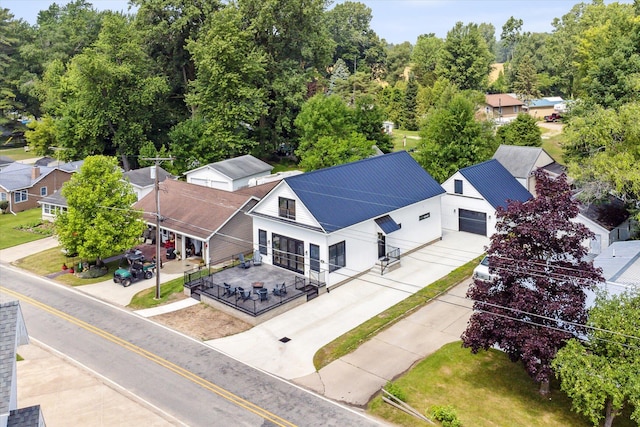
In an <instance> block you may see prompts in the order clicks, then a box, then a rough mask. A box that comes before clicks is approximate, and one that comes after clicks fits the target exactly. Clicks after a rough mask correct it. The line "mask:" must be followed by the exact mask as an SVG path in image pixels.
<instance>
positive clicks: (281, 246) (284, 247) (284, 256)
mask: <svg viewBox="0 0 640 427" xmlns="http://www.w3.org/2000/svg"><path fill="white" fill-rule="evenodd" d="M272 237H273V265H277V266H279V267H283V268H286V269H288V270H293V271H295V272H296V273H300V274H304V242H303V241H302V240H296V239H292V238H291V237H287V236H280V235H278V234H273V236H272Z"/></svg>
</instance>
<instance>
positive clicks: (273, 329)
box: [207, 231, 489, 404]
mask: <svg viewBox="0 0 640 427" xmlns="http://www.w3.org/2000/svg"><path fill="white" fill-rule="evenodd" d="M488 243H489V239H488V238H486V237H483V236H477V235H474V234H468V233H460V232H454V231H445V233H444V235H443V239H442V240H441V241H438V242H436V243H434V244H432V245H429V246H426V247H424V248H422V249H420V250H418V251H416V252H413V253H411V254H409V255H406V256H404V257H403V258H402V267H401V268H399V269H397V270H395V271H392V272H390V273H387V274H385V275H384V276H380V273H379V272H376V271H371V272H369V273H367V274H365V275H363V276H361V277H359V278H358V279H355V280H352V281H351V282H348V283H346V284H344V285H342V286H340V287H338V288H336V289H334V290H332V291H331V292H330V293H329V294H325V295H322V296H321V297H319V298H316V299H314V300H312V301H310V302H309V303H307V304H304V305H302V306H300V307H296V308H295V309H293V310H290V311H288V312H286V313H284V314H282V315H280V316H278V317H277V318H274V319H271V320H269V321H267V322H264V323H262V324H260V325H258V326H255V327H253V328H252V329H250V330H249V331H247V332H243V333H241V334H237V335H233V336H229V337H225V338H221V339H216V340H211V341H207V344H208V345H210V346H212V347H213V348H216V349H218V350H220V351H222V352H224V353H226V354H228V355H230V356H232V357H234V358H236V359H238V360H241V361H243V362H245V363H247V364H249V365H251V366H254V367H256V368H258V369H262V370H264V371H267V372H270V373H272V374H275V375H278V376H280V377H282V378H285V379H289V380H294V379H299V382H300V383H301V384H304V385H305V386H309V387H310V388H313V389H314V390H316V391H319V392H321V391H320V390H321V389H324V390H326V389H327V388H326V386H327V382H326V381H325V380H324V378H322V375H324V373H322V371H321V376H320V377H318V378H316V379H314V378H309V376H314V375H317V374H316V371H315V368H314V366H313V356H314V354H315V353H316V351H318V349H320V348H321V347H322V346H324V345H326V344H327V343H329V342H331V341H332V340H334V339H335V338H337V337H339V336H341V335H343V334H344V333H346V332H348V331H349V330H351V329H353V328H354V327H356V326H358V325H360V324H361V323H363V322H365V321H366V320H368V319H370V318H372V317H373V316H375V315H377V314H378V313H380V312H382V311H384V310H386V309H387V308H389V307H391V306H392V305H394V304H396V303H398V302H399V301H401V300H403V299H405V298H407V296H409V295H411V294H413V293H415V292H417V291H418V290H419V289H421V288H423V287H425V286H427V285H429V284H430V283H433V282H434V281H436V280H438V279H440V278H442V277H444V276H446V275H447V274H448V273H449V272H451V271H453V270H454V269H456V268H458V267H459V266H461V265H463V264H465V263H467V262H469V261H470V260H472V259H473V258H475V257H477V256H479V255H480V254H482V253H483V252H484V247H485V245H487V244H488ZM456 292H459V293H463V294H464V292H465V291H464V290H463V289H462V288H461V289H460V290H458V291H456ZM429 307H432V305H431V304H430V305H429ZM429 311H430V312H433V314H432V316H435V318H437V319H440V318H442V319H443V321H444V322H445V323H446V322H453V323H457V324H458V325H460V324H466V319H464V318H463V316H464V314H461V313H462V312H465V313H466V312H467V311H468V310H467V309H464V308H461V313H454V312H453V310H452V307H448V306H446V307H442V308H433V307H432V308H430V309H429ZM401 323H402V324H403V325H404V326H403V327H404V328H409V329H411V328H413V329H415V332H416V333H418V332H419V333H420V334H425V330H424V329H423V325H422V324H420V323H419V322H416V321H415V320H413V321H412V322H411V323H408V321H407V320H404V321H402V322H401ZM443 333H444V334H445V335H447V337H446V340H448V341H446V342H449V341H451V340H454V339H457V338H456V334H457V332H453V333H448V332H447V331H446V328H445V331H444V332H442V328H441V327H440V326H438V327H436V328H435V329H434V335H433V336H429V335H425V336H424V337H423V338H422V339H421V340H420V341H419V342H417V343H415V344H414V345H417V346H418V347H417V348H412V347H408V348H404V349H403V347H404V346H406V345H407V343H406V342H404V341H403V343H402V344H400V343H399V342H397V341H393V340H390V339H388V338H384V337H383V334H381V336H382V337H381V338H379V341H378V342H379V343H382V342H384V340H385V339H387V345H388V346H391V347H393V346H395V347H398V348H401V349H403V351H405V352H409V353H412V355H411V357H404V358H403V359H406V360H407V363H400V364H396V363H395V362H394V363H392V364H391V365H392V367H393V369H392V370H393V372H377V371H375V370H374V371H372V372H371V374H372V375H374V376H375V375H377V376H378V378H377V379H376V381H369V382H371V383H372V384H374V383H375V387H377V388H378V389H379V387H378V384H379V383H380V382H381V381H383V380H386V377H388V376H389V375H391V374H392V373H393V374H394V375H392V376H391V377H393V376H395V375H398V374H400V373H401V372H403V371H404V370H406V367H407V365H409V366H410V364H411V363H413V361H415V360H416V359H418V358H421V357H423V356H421V355H422V354H424V352H425V351H433V350H434V349H437V348H439V346H440V345H441V344H438V343H444V342H445V338H444V337H442V336H441V334H443ZM407 334H409V330H408V329H407V330H406V331H404V332H403V335H405V336H407ZM457 337H459V334H458V335H457ZM283 338H288V339H289V341H287V342H283V341H284V340H282V339H283ZM411 340H413V338H411ZM363 347H364V349H363V350H362V351H363V352H365V353H366V356H363V358H362V359H359V360H362V365H363V366H362V368H363V369H362V371H363V372H367V371H370V370H371V369H373V368H371V365H370V364H369V360H373V359H378V360H381V357H382V355H383V354H384V353H385V352H386V351H388V350H386V349H384V348H383V347H385V345H382V344H381V345H380V346H374V347H372V348H371V349H370V348H369V346H367V347H365V346H363ZM425 349H426V350H425ZM352 357H353V356H352ZM358 357H359V356H358ZM409 360H412V361H411V362H409ZM352 362H353V361H352ZM334 363H340V361H338V362H334ZM342 363H351V362H350V361H349V360H348V359H347V360H346V361H344V360H343V361H342ZM384 363H385V364H386V366H387V367H388V366H389V364H388V363H387V362H386V358H385V362H384ZM332 365H333V364H332ZM393 365H395V366H393ZM330 366H331V365H330ZM331 368H332V369H338V368H336V367H335V366H333V367H331ZM333 372H337V371H333V370H329V371H327V374H326V375H327V377H326V378H336V379H339V378H337V377H340V376H341V374H340V373H339V372H337V374H336V375H335V376H334V375H333ZM323 384H324V385H323ZM383 384H384V382H383ZM355 385H356V384H354V383H353V382H352V379H351V377H349V376H344V377H342V380H341V384H337V383H336V385H335V387H336V389H338V390H340V391H338V392H336V395H340V396H342V395H344V394H345V393H348V392H349V390H350V389H351V387H352V386H355ZM357 388H362V387H360V386H358V387H357ZM362 389H363V390H365V389H364V388H362ZM369 391H370V388H367V389H366V392H365V394H367V393H369ZM323 394H324V393H323ZM371 394H372V393H369V394H368V395H369V396H370V395H371ZM338 400H342V399H340V398H339V399H338ZM345 401H349V402H350V403H356V404H360V403H361V401H362V400H361V399H357V400H354V401H350V400H345Z"/></svg>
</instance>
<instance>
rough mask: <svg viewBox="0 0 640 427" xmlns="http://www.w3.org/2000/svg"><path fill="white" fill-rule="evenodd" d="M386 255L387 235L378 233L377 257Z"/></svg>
mask: <svg viewBox="0 0 640 427" xmlns="http://www.w3.org/2000/svg"><path fill="white" fill-rule="evenodd" d="M385 256H387V236H385V235H384V234H382V233H378V259H380V258H384V257H385Z"/></svg>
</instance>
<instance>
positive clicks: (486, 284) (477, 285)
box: [462, 169, 604, 394]
mask: <svg viewBox="0 0 640 427" xmlns="http://www.w3.org/2000/svg"><path fill="white" fill-rule="evenodd" d="M534 178H535V179H536V194H537V196H536V197H535V198H534V199H531V200H529V201H527V202H524V203H522V202H511V203H509V205H508V206H507V208H506V209H504V208H502V207H499V208H498V211H497V213H496V218H497V223H496V232H495V234H493V236H491V244H490V246H489V249H488V250H487V256H488V257H489V272H490V273H492V274H495V275H496V277H495V278H493V279H492V280H491V281H482V280H475V281H474V282H473V284H472V285H471V286H470V288H469V291H468V292H467V297H468V298H470V299H472V300H473V301H474V304H473V308H474V312H473V314H472V315H471V319H470V320H469V323H468V326H467V329H466V331H465V332H464V333H463V335H462V341H463V345H464V346H465V347H469V348H471V351H472V352H473V353H477V352H478V351H479V350H481V349H483V350H487V349H489V348H491V347H493V346H497V347H499V348H500V349H502V351H504V352H505V353H506V354H507V355H508V356H509V358H510V359H511V360H512V361H513V362H517V361H522V362H523V364H524V367H525V370H526V371H527V373H528V374H529V376H531V377H532V378H533V379H534V380H535V381H537V382H539V383H540V393H541V394H547V393H548V392H549V380H550V379H551V375H552V370H551V361H552V360H553V358H554V357H555V355H556V353H557V351H558V350H559V349H560V348H562V347H563V346H564V345H565V343H566V341H567V340H569V339H570V338H572V337H574V336H577V335H578V334H581V333H584V328H582V327H581V326H580V325H583V324H585V322H586V320H587V312H586V308H585V299H586V295H585V290H586V289H591V288H592V287H593V286H594V285H595V284H596V283H598V282H602V281H604V279H603V278H602V276H601V274H600V271H599V270H598V269H596V268H594V266H593V263H592V262H591V261H587V259H586V257H585V256H586V254H587V248H586V247H585V246H584V245H583V242H584V241H585V240H587V239H590V238H592V237H593V233H592V232H591V231H589V230H588V229H587V227H586V226H584V225H582V224H579V223H576V222H572V221H571V219H572V218H575V217H576V215H577V214H578V204H577V202H576V201H575V200H573V199H572V196H571V187H570V186H569V184H568V183H567V179H566V176H565V175H561V176H560V177H558V178H555V179H554V178H551V177H549V176H548V175H547V174H546V172H544V171H543V170H542V169H538V170H537V171H536V172H534Z"/></svg>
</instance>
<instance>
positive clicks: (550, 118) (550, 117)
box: [544, 113, 562, 123]
mask: <svg viewBox="0 0 640 427" xmlns="http://www.w3.org/2000/svg"><path fill="white" fill-rule="evenodd" d="M558 120H562V115H560V113H552V114H550V115H548V116H544V121H545V122H554V123H555V122H557V121H558Z"/></svg>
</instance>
